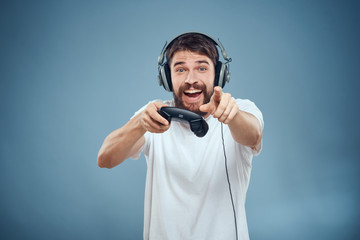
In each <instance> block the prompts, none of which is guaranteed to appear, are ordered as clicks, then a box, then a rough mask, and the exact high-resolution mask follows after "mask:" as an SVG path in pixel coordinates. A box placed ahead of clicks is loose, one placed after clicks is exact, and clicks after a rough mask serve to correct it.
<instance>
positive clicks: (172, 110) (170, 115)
mask: <svg viewBox="0 0 360 240" xmlns="http://www.w3.org/2000/svg"><path fill="white" fill-rule="evenodd" d="M158 112H159V113H160V115H161V116H163V117H164V118H165V119H166V120H168V121H169V122H171V120H172V119H173V120H178V121H183V122H188V123H189V124H190V129H191V131H192V132H193V133H194V134H195V135H196V136H198V137H203V136H205V135H206V133H207V131H208V130H209V126H208V124H207V123H206V121H205V120H204V118H203V117H202V116H200V115H199V114H196V113H194V112H191V111H189V110H185V109H182V108H176V107H162V108H160V109H159V111H158Z"/></svg>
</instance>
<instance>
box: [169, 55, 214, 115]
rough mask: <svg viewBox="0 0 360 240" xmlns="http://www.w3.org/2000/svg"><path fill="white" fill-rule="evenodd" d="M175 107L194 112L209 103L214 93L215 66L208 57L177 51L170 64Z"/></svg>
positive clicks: (202, 113) (201, 113)
mask: <svg viewBox="0 0 360 240" xmlns="http://www.w3.org/2000/svg"><path fill="white" fill-rule="evenodd" d="M170 71H171V80H172V85H173V91H174V99H175V106H176V107H179V108H184V109H187V110H190V111H192V112H196V113H198V114H200V115H202V116H205V115H206V114H207V113H204V112H201V111H200V110H199V107H200V106H201V105H203V104H205V103H208V102H209V101H210V98H211V95H212V94H213V91H214V77H215V66H214V63H213V62H212V61H211V59H210V58H209V57H207V56H206V55H201V54H198V53H194V52H190V51H179V52H176V53H175V54H174V55H173V58H172V60H171V63H170Z"/></svg>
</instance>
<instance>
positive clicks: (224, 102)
mask: <svg viewBox="0 0 360 240" xmlns="http://www.w3.org/2000/svg"><path fill="white" fill-rule="evenodd" d="M200 111H203V112H208V113H210V114H211V115H213V117H214V118H217V119H218V120H219V121H220V122H223V123H225V124H228V125H229V128H230V131H231V135H232V136H233V138H234V140H235V141H236V142H237V143H239V144H242V145H245V146H248V147H251V148H255V147H256V146H257V145H258V144H259V143H260V142H261V139H262V129H261V126H260V123H259V121H258V119H257V118H256V117H255V116H253V115H252V114H250V113H247V112H244V111H241V110H240V109H239V107H238V105H237V104H236V102H235V100H234V99H233V98H232V97H231V95H230V94H229V93H223V92H222V89H221V88H220V87H215V88H214V94H213V96H212V97H211V99H210V102H209V103H207V104H204V105H202V106H201V107H200Z"/></svg>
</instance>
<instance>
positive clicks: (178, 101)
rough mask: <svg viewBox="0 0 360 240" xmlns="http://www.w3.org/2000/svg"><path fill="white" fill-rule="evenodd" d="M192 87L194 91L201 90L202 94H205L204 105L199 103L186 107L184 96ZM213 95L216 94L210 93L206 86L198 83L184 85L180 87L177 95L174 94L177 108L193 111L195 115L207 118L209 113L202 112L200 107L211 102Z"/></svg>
mask: <svg viewBox="0 0 360 240" xmlns="http://www.w3.org/2000/svg"><path fill="white" fill-rule="evenodd" d="M191 87H193V89H199V90H201V91H202V94H204V100H203V102H202V103H199V102H198V103H189V104H188V106H185V104H184V101H183V100H182V96H183V94H184V91H185V90H188V89H190V88H191ZM213 93H214V91H212V92H208V91H207V89H206V86H205V85H203V84H202V85H199V84H197V83H195V84H193V85H190V84H184V85H182V86H180V88H179V90H178V92H177V93H175V91H174V92H173V95H174V101H175V107H178V108H182V109H186V110H189V111H192V112H194V113H197V114H199V115H200V116H205V115H206V114H207V112H202V111H200V110H199V107H200V106H201V105H203V104H206V103H208V102H210V99H211V96H212V94H213Z"/></svg>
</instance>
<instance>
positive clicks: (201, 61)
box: [173, 60, 210, 67]
mask: <svg viewBox="0 0 360 240" xmlns="http://www.w3.org/2000/svg"><path fill="white" fill-rule="evenodd" d="M184 63H185V62H176V63H174V66H173V67H176V66H177V65H182V64H184ZM196 63H199V64H201V63H205V64H207V65H210V63H209V62H208V61H206V60H199V61H196Z"/></svg>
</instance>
